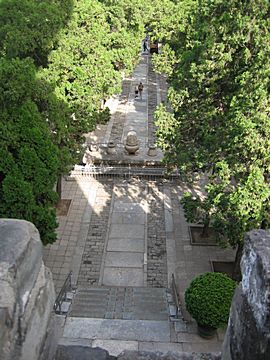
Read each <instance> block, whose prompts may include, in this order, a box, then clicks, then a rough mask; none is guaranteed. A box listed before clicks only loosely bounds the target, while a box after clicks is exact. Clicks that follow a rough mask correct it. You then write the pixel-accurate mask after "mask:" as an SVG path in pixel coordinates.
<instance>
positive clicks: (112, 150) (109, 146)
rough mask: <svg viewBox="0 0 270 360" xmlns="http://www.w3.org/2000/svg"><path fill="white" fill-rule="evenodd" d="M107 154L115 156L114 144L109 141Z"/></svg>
mask: <svg viewBox="0 0 270 360" xmlns="http://www.w3.org/2000/svg"><path fill="white" fill-rule="evenodd" d="M107 154H108V155H115V154H116V149H115V143H114V142H113V141H110V142H109V143H108V146H107Z"/></svg>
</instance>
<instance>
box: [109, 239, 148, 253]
mask: <svg viewBox="0 0 270 360" xmlns="http://www.w3.org/2000/svg"><path fill="white" fill-rule="evenodd" d="M107 251H125V252H141V253H144V238H143V239H142V238H138V239H137V238H129V239H120V238H115V239H110V241H109V242H108V245H107Z"/></svg>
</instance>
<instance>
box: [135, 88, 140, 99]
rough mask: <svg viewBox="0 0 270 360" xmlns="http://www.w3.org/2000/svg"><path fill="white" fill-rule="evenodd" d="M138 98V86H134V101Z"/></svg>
mask: <svg viewBox="0 0 270 360" xmlns="http://www.w3.org/2000/svg"><path fill="white" fill-rule="evenodd" d="M138 96H139V89H138V86H137V85H136V86H135V99H137V97H138Z"/></svg>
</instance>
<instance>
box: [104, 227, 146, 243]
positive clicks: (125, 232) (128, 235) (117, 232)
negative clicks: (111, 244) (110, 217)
mask: <svg viewBox="0 0 270 360" xmlns="http://www.w3.org/2000/svg"><path fill="white" fill-rule="evenodd" d="M109 237H110V238H120V239H121V240H123V239H134V238H135V239H144V225H138V224H112V225H111V228H110V234H109Z"/></svg>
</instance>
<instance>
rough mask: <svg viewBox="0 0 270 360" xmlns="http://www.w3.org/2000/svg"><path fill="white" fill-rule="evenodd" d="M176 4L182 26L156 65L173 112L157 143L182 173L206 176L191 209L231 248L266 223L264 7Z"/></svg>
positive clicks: (269, 145)
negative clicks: (166, 83) (164, 76)
mask: <svg viewBox="0 0 270 360" xmlns="http://www.w3.org/2000/svg"><path fill="white" fill-rule="evenodd" d="M174 3H175V4H176V5H175V6H176V7H177V6H178V9H179V13H180V14H181V24H179V25H177V24H176V26H175V28H174V32H172V35H171V37H170V39H169V40H167V44H166V46H164V52H163V54H162V56H161V57H160V58H157V60H156V66H157V68H160V70H162V71H166V73H167V75H168V81H169V83H170V89H169V96H168V97H169V101H170V105H171V109H169V111H168V109H167V108H166V107H165V106H164V105H162V106H160V108H159V110H158V112H157V119H158V120H157V125H158V126H159V130H158V131H159V144H160V146H162V148H163V149H164V151H165V152H166V161H167V162H168V163H172V164H174V165H175V164H177V165H178V167H179V168H180V169H181V170H182V171H183V173H185V174H187V173H191V172H194V171H203V172H204V173H207V174H208V175H209V184H208V186H207V187H206V191H207V194H208V196H207V197H206V198H205V200H204V201H201V202H200V203H199V202H194V203H193V204H196V205H198V204H199V205H200V207H201V208H202V209H203V212H205V210H207V211H208V214H209V215H210V217H211V223H212V224H213V226H214V227H215V228H216V230H217V231H218V232H219V233H220V236H221V237H223V238H226V239H228V240H229V242H230V244H231V245H233V246H235V245H237V244H241V243H242V240H243V234H244V233H245V232H246V231H248V230H250V229H253V228H258V227H260V226H262V224H263V226H268V223H269V221H268V219H269V205H268V204H269V197H270V190H269V181H268V179H269V175H268V174H269V170H270V156H269V154H270V141H269V135H270V121H269V110H270V109H269V85H270V84H269V79H270V76H269V75H270V57H269V41H270V35H269V29H270V20H269V19H270V18H269V2H268V1H266V0H252V1H251V0H249V1H235V0H230V1H225V2H224V1H220V0H200V1H191V0H184V1H181V2H180V1H178V2H174ZM183 25H184V26H183ZM166 37H167V33H166ZM165 41H166V38H165ZM171 110H172V111H171ZM188 206H190V203H189V204H188Z"/></svg>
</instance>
